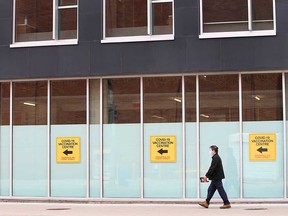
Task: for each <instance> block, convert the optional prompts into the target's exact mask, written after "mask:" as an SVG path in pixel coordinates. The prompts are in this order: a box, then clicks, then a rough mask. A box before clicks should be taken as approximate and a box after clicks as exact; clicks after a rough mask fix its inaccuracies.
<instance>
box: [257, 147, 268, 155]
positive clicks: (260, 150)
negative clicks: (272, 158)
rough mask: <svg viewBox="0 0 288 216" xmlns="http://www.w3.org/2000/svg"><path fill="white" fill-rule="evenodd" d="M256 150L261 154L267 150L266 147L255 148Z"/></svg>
mask: <svg viewBox="0 0 288 216" xmlns="http://www.w3.org/2000/svg"><path fill="white" fill-rule="evenodd" d="M257 151H258V152H260V153H261V154H262V152H268V149H267V148H262V147H260V148H259V149H257Z"/></svg>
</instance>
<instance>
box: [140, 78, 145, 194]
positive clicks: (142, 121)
mask: <svg viewBox="0 0 288 216" xmlns="http://www.w3.org/2000/svg"><path fill="white" fill-rule="evenodd" d="M143 87H144V85H143V77H142V76H141V78H140V107H141V108H140V116H141V117H140V119H141V120H140V121H141V123H140V124H141V127H140V128H141V132H140V139H141V141H140V145H141V150H140V154H141V156H140V158H141V165H140V166H141V199H143V198H144V103H143V102H144V95H143V94H144V89H143Z"/></svg>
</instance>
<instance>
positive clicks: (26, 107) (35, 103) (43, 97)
mask: <svg viewBox="0 0 288 216" xmlns="http://www.w3.org/2000/svg"><path fill="white" fill-rule="evenodd" d="M46 124H47V82H46V81H38V82H19V83H14V84H13V125H46Z"/></svg>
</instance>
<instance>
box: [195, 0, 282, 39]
mask: <svg viewBox="0 0 288 216" xmlns="http://www.w3.org/2000/svg"><path fill="white" fill-rule="evenodd" d="M247 1H248V14H247V15H248V30H247V31H234V32H209V33H205V32H203V24H204V22H203V10H202V8H203V2H202V0H200V35H199V38H200V39H206V38H230V37H258V36H275V35H276V5H275V0H272V1H273V30H256V31H253V30H252V14H251V10H252V8H251V0H247Z"/></svg>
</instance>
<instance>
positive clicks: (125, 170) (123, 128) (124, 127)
mask: <svg viewBox="0 0 288 216" xmlns="http://www.w3.org/2000/svg"><path fill="white" fill-rule="evenodd" d="M103 130H104V131H103V132H104V133H103V139H104V142H103V148H104V150H103V159H104V161H103V163H104V167H103V168H104V170H103V175H104V182H103V184H104V197H106V198H107V197H130V198H131V197H136V198H140V196H141V180H140V178H141V153H140V148H141V141H140V137H141V136H140V132H141V127H140V124H104V128H103Z"/></svg>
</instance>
